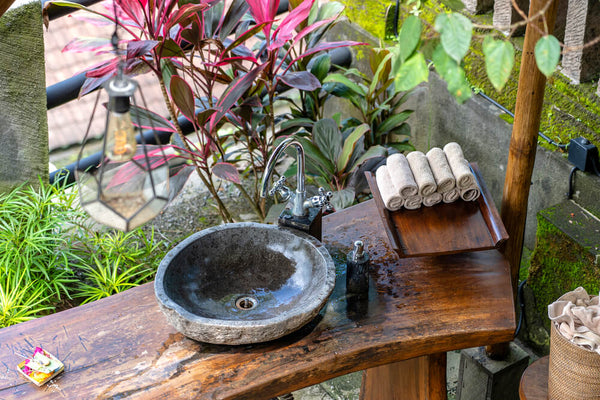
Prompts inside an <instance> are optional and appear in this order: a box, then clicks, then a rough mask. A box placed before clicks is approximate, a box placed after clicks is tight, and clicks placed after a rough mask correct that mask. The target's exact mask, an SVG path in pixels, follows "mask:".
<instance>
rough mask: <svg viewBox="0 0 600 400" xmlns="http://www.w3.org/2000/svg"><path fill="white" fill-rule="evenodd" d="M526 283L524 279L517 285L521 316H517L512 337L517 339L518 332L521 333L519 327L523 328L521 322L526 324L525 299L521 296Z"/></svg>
mask: <svg viewBox="0 0 600 400" xmlns="http://www.w3.org/2000/svg"><path fill="white" fill-rule="evenodd" d="M526 283H527V279H524V280H523V281H522V282H521V283H520V284H519V290H518V291H517V300H518V302H519V307H520V309H521V314H520V315H519V323H518V325H517V330H515V336H514V337H517V336H518V335H519V332H520V331H521V327H522V326H523V322H525V324H527V321H525V299H524V296H523V287H524V286H525V284H526Z"/></svg>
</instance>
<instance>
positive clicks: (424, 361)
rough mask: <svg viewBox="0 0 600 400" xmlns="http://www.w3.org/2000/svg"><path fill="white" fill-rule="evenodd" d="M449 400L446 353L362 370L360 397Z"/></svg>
mask: <svg viewBox="0 0 600 400" xmlns="http://www.w3.org/2000/svg"><path fill="white" fill-rule="evenodd" d="M380 399H386V400H446V399H447V395H446V353H437V354H432V355H429V356H422V357H417V358H412V359H410V360H406V361H400V362H397V363H393V364H387V365H382V366H380V367H375V368H370V369H367V370H366V371H364V372H363V383H362V387H361V390H360V400H380Z"/></svg>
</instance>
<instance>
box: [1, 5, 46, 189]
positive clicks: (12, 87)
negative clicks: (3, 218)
mask: <svg viewBox="0 0 600 400" xmlns="http://www.w3.org/2000/svg"><path fill="white" fill-rule="evenodd" d="M0 65H2V68H0V192H3V191H7V190H10V189H11V188H14V187H16V186H18V185H20V184H21V183H23V182H26V181H29V182H31V183H32V184H34V185H35V184H37V182H38V176H41V177H42V179H44V180H47V179H48V126H47V119H46V79H45V72H44V41H43V24H42V12H41V5H40V3H39V2H32V3H29V4H27V5H24V6H22V7H18V8H14V9H11V10H9V11H8V12H6V14H4V15H3V16H2V17H1V18H0Z"/></svg>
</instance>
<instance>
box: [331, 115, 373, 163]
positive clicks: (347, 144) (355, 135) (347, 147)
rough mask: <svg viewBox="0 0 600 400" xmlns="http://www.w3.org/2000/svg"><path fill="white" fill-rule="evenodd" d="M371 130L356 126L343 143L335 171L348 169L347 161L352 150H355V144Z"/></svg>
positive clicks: (364, 126)
mask: <svg viewBox="0 0 600 400" xmlns="http://www.w3.org/2000/svg"><path fill="white" fill-rule="evenodd" d="M369 129H371V128H370V127H369V125H367V124H362V125H359V126H357V127H356V128H355V129H354V131H352V133H351V134H350V135H349V136H348V137H347V138H346V140H345V141H344V147H343V148H342V154H341V155H340V157H339V158H338V159H337V170H338V171H339V172H343V171H345V170H346V168H347V167H348V161H350V158H351V157H352V154H353V153H354V149H355V148H356V143H357V142H358V140H359V139H360V138H361V137H363V136H364V135H365V133H367V132H368V131H369Z"/></svg>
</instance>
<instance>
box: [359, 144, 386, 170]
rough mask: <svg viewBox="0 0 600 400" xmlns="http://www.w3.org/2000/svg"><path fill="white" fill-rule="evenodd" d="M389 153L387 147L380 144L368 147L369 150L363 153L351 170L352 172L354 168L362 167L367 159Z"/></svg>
mask: <svg viewBox="0 0 600 400" xmlns="http://www.w3.org/2000/svg"><path fill="white" fill-rule="evenodd" d="M387 154H388V151H387V149H386V148H385V147H383V146H380V145H375V146H371V147H369V148H368V149H367V151H366V152H365V154H363V155H362V156H361V157H360V158H359V159H358V160H357V161H356V162H355V163H354V165H353V166H352V169H351V170H350V172H354V170H356V169H357V168H358V167H360V165H361V164H362V163H364V162H365V161H367V160H370V159H372V158H375V157H386V156H387Z"/></svg>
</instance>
